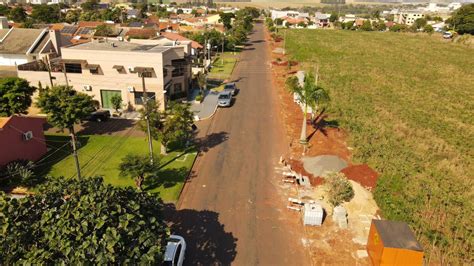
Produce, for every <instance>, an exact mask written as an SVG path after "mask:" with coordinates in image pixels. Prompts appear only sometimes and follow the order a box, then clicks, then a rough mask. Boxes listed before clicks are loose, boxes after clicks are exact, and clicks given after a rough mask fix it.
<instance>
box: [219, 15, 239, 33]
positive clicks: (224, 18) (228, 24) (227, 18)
mask: <svg viewBox="0 0 474 266" xmlns="http://www.w3.org/2000/svg"><path fill="white" fill-rule="evenodd" d="M219 16H220V19H219V21H220V22H222V24H224V28H225V29H226V30H230V29H231V28H232V19H233V18H234V17H235V16H234V14H233V13H222V12H221V13H220V14H219Z"/></svg>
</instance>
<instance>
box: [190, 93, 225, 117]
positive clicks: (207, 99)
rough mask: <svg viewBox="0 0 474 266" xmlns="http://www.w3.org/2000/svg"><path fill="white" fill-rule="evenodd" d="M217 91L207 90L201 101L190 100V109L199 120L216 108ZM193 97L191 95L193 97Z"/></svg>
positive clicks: (209, 115)
mask: <svg viewBox="0 0 474 266" xmlns="http://www.w3.org/2000/svg"><path fill="white" fill-rule="evenodd" d="M198 92H199V91H198V90H195V91H194V93H198ZM218 95H219V93H218V92H214V91H207V92H205V93H204V100H203V101H202V103H197V102H195V101H191V111H192V112H193V113H194V114H195V115H196V116H197V117H198V118H199V119H197V120H198V121H199V120H204V119H207V118H210V117H211V116H212V115H214V113H215V112H216V110H217V97H218ZM194 98H195V97H193V99H194Z"/></svg>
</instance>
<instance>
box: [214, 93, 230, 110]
mask: <svg viewBox="0 0 474 266" xmlns="http://www.w3.org/2000/svg"><path fill="white" fill-rule="evenodd" d="M231 101H232V93H231V92H230V91H223V92H221V93H219V96H218V97H217V105H218V106H220V107H229V106H230V104H231Z"/></svg>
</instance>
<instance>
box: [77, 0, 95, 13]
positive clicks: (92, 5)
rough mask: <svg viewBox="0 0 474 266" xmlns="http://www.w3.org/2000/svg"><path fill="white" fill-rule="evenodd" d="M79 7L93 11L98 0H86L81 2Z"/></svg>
mask: <svg viewBox="0 0 474 266" xmlns="http://www.w3.org/2000/svg"><path fill="white" fill-rule="evenodd" d="M81 9H82V10H84V11H94V10H97V9H99V1H98V0H87V1H86V2H85V3H82V4H81Z"/></svg>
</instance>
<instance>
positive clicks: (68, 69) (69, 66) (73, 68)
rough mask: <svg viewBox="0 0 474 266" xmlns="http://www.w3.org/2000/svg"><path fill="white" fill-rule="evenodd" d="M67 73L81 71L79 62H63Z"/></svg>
mask: <svg viewBox="0 0 474 266" xmlns="http://www.w3.org/2000/svg"><path fill="white" fill-rule="evenodd" d="M64 65H65V67H66V72H67V73H82V67H81V64H64Z"/></svg>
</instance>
